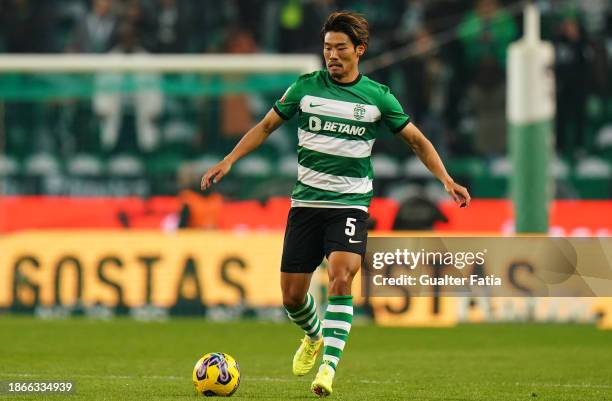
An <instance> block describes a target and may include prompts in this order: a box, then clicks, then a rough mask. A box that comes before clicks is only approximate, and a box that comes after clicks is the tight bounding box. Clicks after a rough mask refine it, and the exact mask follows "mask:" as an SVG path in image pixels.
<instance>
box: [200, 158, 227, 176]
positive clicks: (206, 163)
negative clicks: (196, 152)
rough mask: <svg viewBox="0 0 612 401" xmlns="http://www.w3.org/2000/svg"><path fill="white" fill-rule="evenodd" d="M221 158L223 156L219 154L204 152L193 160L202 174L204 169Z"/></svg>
mask: <svg viewBox="0 0 612 401" xmlns="http://www.w3.org/2000/svg"><path fill="white" fill-rule="evenodd" d="M221 159H223V158H222V157H221V156H219V155H215V154H206V155H204V156H202V157H200V158H199V159H196V160H194V163H195V168H196V169H198V170H200V171H202V174H204V173H205V172H206V170H208V169H209V168H211V167H213V166H214V165H215V164H217V163H219V162H220V161H221Z"/></svg>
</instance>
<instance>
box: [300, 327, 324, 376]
mask: <svg viewBox="0 0 612 401" xmlns="http://www.w3.org/2000/svg"><path fill="white" fill-rule="evenodd" d="M322 345H323V338H322V337H321V338H320V339H319V340H311V339H310V338H309V337H308V336H304V339H303V340H302V344H300V348H298V350H297V351H296V352H295V355H294V356H293V374H294V375H296V376H304V375H305V374H306V373H308V372H310V369H312V367H313V366H314V364H315V361H316V360H317V354H318V353H319V350H320V349H321V346H322Z"/></svg>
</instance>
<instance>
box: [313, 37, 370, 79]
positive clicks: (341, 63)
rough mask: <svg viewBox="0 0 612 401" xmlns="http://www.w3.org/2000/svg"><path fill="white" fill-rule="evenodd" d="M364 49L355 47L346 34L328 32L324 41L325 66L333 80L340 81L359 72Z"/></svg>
mask: <svg viewBox="0 0 612 401" xmlns="http://www.w3.org/2000/svg"><path fill="white" fill-rule="evenodd" d="M364 50H365V49H364V47H363V46H361V45H359V46H355V45H354V44H353V42H351V39H350V38H349V37H348V35H347V34H346V33H343V32H327V33H326V34H325V38H324V41H323V56H324V57H325V66H326V67H327V71H329V74H330V75H331V76H332V78H334V79H337V80H340V79H342V78H344V77H347V76H351V75H352V73H354V72H355V71H356V70H357V63H358V62H359V56H360V55H361V54H363V51H364Z"/></svg>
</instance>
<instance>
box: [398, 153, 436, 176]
mask: <svg viewBox="0 0 612 401" xmlns="http://www.w3.org/2000/svg"><path fill="white" fill-rule="evenodd" d="M403 170H404V173H405V174H406V175H407V176H408V178H434V177H433V175H432V174H431V172H430V171H429V170H427V167H425V165H424V164H423V163H422V162H421V161H420V160H419V159H418V158H417V157H411V158H410V159H408V160H406V162H405V163H404V166H403Z"/></svg>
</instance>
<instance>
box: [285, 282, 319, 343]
mask: <svg viewBox="0 0 612 401" xmlns="http://www.w3.org/2000/svg"><path fill="white" fill-rule="evenodd" d="M311 278H312V273H285V272H281V289H282V292H283V305H284V307H285V310H286V311H287V315H288V316H289V319H291V321H293V322H294V323H295V324H297V325H298V326H300V328H301V329H302V330H304V333H305V334H306V335H307V336H308V337H309V338H310V339H311V340H313V341H315V340H320V339H321V333H322V329H321V322H320V321H319V317H318V315H317V306H316V304H315V300H314V297H313V296H312V295H311V294H310V293H309V292H308V288H310V279H311Z"/></svg>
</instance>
